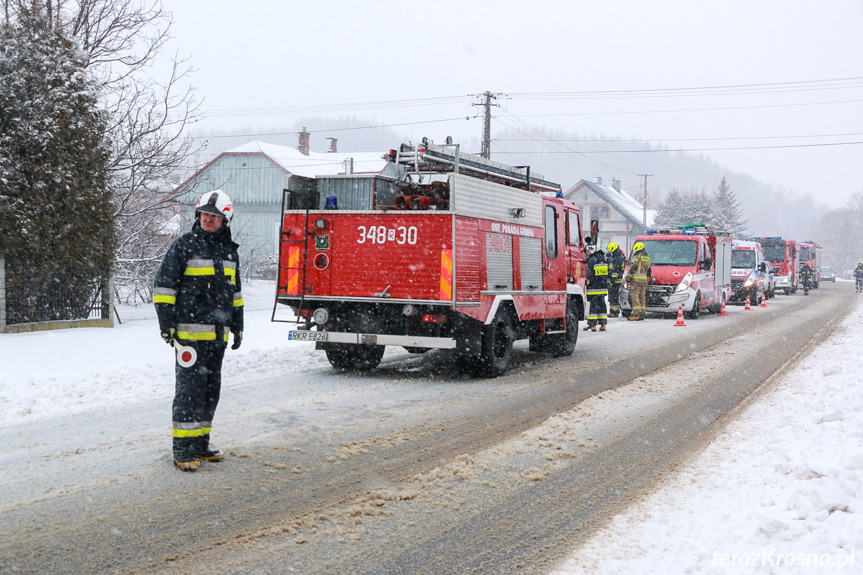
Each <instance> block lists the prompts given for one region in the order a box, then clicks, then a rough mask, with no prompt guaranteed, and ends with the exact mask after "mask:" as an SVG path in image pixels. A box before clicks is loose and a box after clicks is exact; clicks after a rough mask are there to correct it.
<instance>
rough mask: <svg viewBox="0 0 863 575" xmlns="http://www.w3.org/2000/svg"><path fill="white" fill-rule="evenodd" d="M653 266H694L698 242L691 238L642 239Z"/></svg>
mask: <svg viewBox="0 0 863 575" xmlns="http://www.w3.org/2000/svg"><path fill="white" fill-rule="evenodd" d="M644 247H645V249H646V250H647V255H649V256H650V259H651V262H652V264H653V265H655V266H694V265H695V257H696V254H697V252H696V249H697V248H698V243H697V242H695V241H692V240H644Z"/></svg>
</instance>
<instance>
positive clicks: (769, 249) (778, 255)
mask: <svg viewBox="0 0 863 575" xmlns="http://www.w3.org/2000/svg"><path fill="white" fill-rule="evenodd" d="M752 241H756V242H758V243H760V244H761V247H762V248H763V249H764V259H766V260H767V261H769V262H770V263H771V264H772V265H773V270H774V272H773V275H774V277H775V279H776V289H779V290H782V291H784V292H785V295H791V294H792V293H794V292H796V291H797V242H796V241H794V240H786V239H782V238H781V237H779V236H772V237H755V238H752Z"/></svg>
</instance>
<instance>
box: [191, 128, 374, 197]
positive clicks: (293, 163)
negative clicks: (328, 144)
mask: <svg viewBox="0 0 863 575" xmlns="http://www.w3.org/2000/svg"><path fill="white" fill-rule="evenodd" d="M226 156H264V157H266V158H267V159H269V160H270V161H271V162H273V164H275V165H276V166H277V167H279V168H281V169H282V170H284V171H285V172H287V173H288V174H294V175H297V176H303V177H306V178H314V177H315V176H334V175H338V174H345V173H347V168H346V165H347V161H348V160H349V159H350V160H353V172H352V173H354V174H378V173H381V172H382V171H383V170H384V169H385V168H386V166H387V161H386V160H385V159H384V157H383V156H384V154H383V153H381V152H353V153H350V152H326V153H320V152H309V154H308V155H306V154H303V153H302V152H300V151H299V150H298V149H296V148H292V147H290V146H280V145H278V144H268V143H267V142H259V141H257V140H254V141H251V142H246V143H245V144H243V145H241V146H237V147H236V148H231V149H230V150H227V151H225V152H222V153H221V154H219V155H218V156H216V157H215V158H213V159H212V160H210V161H209V162H207V164H206V165H205V166H203V167H202V168H200V169H198V170H196V171H195V173H194V174H192V176H190V177H189V178H187V179H186V180H184V181H183V182H182V183H181V184H180V185H179V186H177V187H176V188H175V189H177V190H179V189H182V188H183V187H185V186H186V185H187V184H188V183H189V182H191V181H193V180H195V179H196V178H197V177H198V176H200V175H201V174H202V173H203V172H205V171H206V170H208V169H209V168H210V167H212V166H213V165H214V164H216V163H217V162H218V161H219V160H220V159H222V158H224V157H226Z"/></svg>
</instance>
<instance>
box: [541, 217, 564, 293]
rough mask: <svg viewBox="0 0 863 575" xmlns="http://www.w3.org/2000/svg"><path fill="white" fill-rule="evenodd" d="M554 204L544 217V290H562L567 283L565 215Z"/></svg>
mask: <svg viewBox="0 0 863 575" xmlns="http://www.w3.org/2000/svg"><path fill="white" fill-rule="evenodd" d="M560 209H562V208H558V207H556V206H554V205H552V204H546V206H545V210H544V211H545V214H544V217H543V220H544V223H545V250H544V252H545V253H544V254H543V260H544V261H545V269H544V270H543V274H542V275H543V283H544V286H543V289H545V290H562V289H564V287H565V282H566V269H565V268H566V266H565V265H564V264H563V262H564V258H565V257H566V256H565V255H564V254H565V252H566V249H565V246H564V245H563V244H564V242H563V236H564V226H563V218H562V217H561V216H562V215H563V214H561V213H560Z"/></svg>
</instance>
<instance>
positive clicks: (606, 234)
mask: <svg viewBox="0 0 863 575" xmlns="http://www.w3.org/2000/svg"><path fill="white" fill-rule="evenodd" d="M564 197H565V198H566V199H568V200H569V201H571V202H572V203H574V204H576V205H577V206H578V207H579V208H580V209H581V214H582V216H581V219H582V222H583V224H582V225H583V226H584V228H585V229H584V235H586V236H589V235H591V223H592V222H597V223H598V224H599V234H598V235H597V242H596V244H597V245H599V246H600V247H601V248H602V249H605V247H606V246H607V245H608V244H609V243H610V242H612V241H613V242H616V243H617V244H618V245H620V247H621V249H622V250H623V252H624V253H625V254H627V255H629V253H630V250H631V248H632V243H633V240H634V238H635V236H637V235H639V234H641V233H642V232H643V231H644V229H645V228H650V227H651V226H652V225H653V219H654V216H655V215H656V210H653V209H649V208H648V209H645V208H644V206H643V205H642V204H641V203H640V202H639V201H638V200H636V199H635V198H633V197H632V196H631V195H630V194H629V193H627V192H626V191H625V190H622V189H621V187H620V180H612V181H611V186H606V185H604V184H603V183H602V178H601V177H597V178H596V180H595V181H593V182H591V181H588V180H581V181H579V182H578V183H577V184H575V185H574V186H573V187H571V188H570V189H569V190H567V191H566V193H564Z"/></svg>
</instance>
